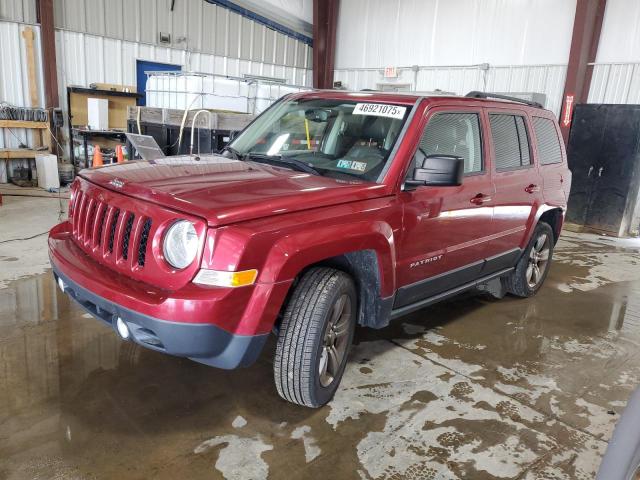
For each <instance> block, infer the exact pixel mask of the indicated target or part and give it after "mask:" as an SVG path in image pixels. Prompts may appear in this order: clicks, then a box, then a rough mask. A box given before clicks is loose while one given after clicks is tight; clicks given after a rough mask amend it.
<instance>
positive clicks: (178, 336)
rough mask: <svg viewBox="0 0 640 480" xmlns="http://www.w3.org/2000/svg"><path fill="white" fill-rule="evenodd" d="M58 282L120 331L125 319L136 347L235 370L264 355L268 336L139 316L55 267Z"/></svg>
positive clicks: (75, 298)
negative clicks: (261, 354)
mask: <svg viewBox="0 0 640 480" xmlns="http://www.w3.org/2000/svg"><path fill="white" fill-rule="evenodd" d="M52 264H53V262H52ZM53 274H54V276H55V277H56V282H58V281H59V279H61V280H62V282H63V284H64V291H65V293H66V294H67V295H69V296H70V297H71V298H72V299H73V300H75V301H76V302H77V303H78V304H79V305H80V306H81V307H82V308H84V309H85V310H86V311H87V312H89V313H90V314H91V315H93V316H94V317H96V318H97V319H99V320H101V321H102V322H104V323H105V324H107V325H109V326H111V327H112V328H113V329H114V330H115V329H116V327H115V325H116V320H117V319H118V318H121V319H122V320H123V321H124V322H125V323H126V325H127V327H128V329H129V332H130V337H129V338H130V339H131V340H132V341H134V342H135V343H137V344H139V345H141V346H143V347H146V348H150V349H152V350H156V351H159V352H163V353H168V354H170V355H175V356H179V357H187V358H190V359H191V360H194V361H196V362H200V363H204V364H206V365H210V366H213V367H218V368H224V369H232V368H236V367H243V366H248V365H251V364H252V363H253V362H254V361H255V360H256V359H257V358H258V356H259V355H260V352H261V351H262V348H263V347H264V344H265V342H266V340H267V337H268V334H262V335H235V334H232V333H229V332H227V331H226V330H223V329H222V328H220V327H217V326H216V325H211V324H194V323H180V322H169V321H166V320H159V319H157V318H153V317H150V316H148V315H144V314H142V313H139V312H135V311H133V310H130V309H128V308H124V307H122V306H121V305H118V304H116V303H114V302H110V301H108V300H106V299H104V298H102V297H99V296H98V295H96V294H94V293H92V292H90V291H89V290H87V289H85V288H83V287H81V286H80V285H78V284H77V283H75V282H74V281H73V280H71V279H70V278H69V277H68V276H67V275H65V274H64V273H62V272H61V271H60V270H59V269H58V268H56V266H55V264H53Z"/></svg>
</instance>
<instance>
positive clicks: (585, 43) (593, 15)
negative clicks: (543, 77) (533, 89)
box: [560, 0, 607, 143]
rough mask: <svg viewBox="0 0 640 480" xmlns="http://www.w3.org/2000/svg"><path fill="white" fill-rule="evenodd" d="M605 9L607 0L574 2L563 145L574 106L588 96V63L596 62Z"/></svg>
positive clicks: (562, 121)
mask: <svg viewBox="0 0 640 480" xmlns="http://www.w3.org/2000/svg"><path fill="white" fill-rule="evenodd" d="M606 6H607V0H577V2H576V14H575V19H574V21H573V35H572V37H571V51H570V53H569V65H568V66H567V78H566V81H565V85H564V95H563V97H562V111H561V114H560V129H561V130H562V136H563V138H564V141H565V143H566V142H567V141H568V139H569V130H570V128H571V117H572V113H573V107H574V106H575V105H576V104H578V103H585V102H586V101H587V97H588V96H589V89H590V88H591V76H592V75H593V66H592V65H589V64H590V63H594V62H595V60H596V54H597V52H598V44H599V42H600V31H601V30H602V19H603V18H604V11H605V8H606Z"/></svg>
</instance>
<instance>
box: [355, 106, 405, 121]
mask: <svg viewBox="0 0 640 480" xmlns="http://www.w3.org/2000/svg"><path fill="white" fill-rule="evenodd" d="M406 111H407V107H401V106H399V105H387V104H384V103H356V106H355V108H354V109H353V114H354V115H373V116H376V117H389V118H398V119H402V118H403V117H404V113H405V112H406Z"/></svg>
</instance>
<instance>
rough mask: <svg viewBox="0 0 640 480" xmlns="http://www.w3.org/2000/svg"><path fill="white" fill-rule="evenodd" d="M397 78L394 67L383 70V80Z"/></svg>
mask: <svg viewBox="0 0 640 480" xmlns="http://www.w3.org/2000/svg"><path fill="white" fill-rule="evenodd" d="M397 77H398V69H397V68H396V67H385V68H384V78H397Z"/></svg>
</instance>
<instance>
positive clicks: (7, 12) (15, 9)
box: [0, 0, 36, 23]
mask: <svg viewBox="0 0 640 480" xmlns="http://www.w3.org/2000/svg"><path fill="white" fill-rule="evenodd" d="M0 20H10V21H12V22H20V23H36V2H35V1H34V0H0Z"/></svg>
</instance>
